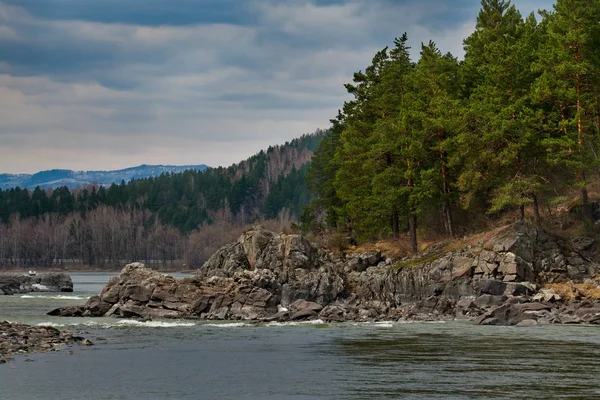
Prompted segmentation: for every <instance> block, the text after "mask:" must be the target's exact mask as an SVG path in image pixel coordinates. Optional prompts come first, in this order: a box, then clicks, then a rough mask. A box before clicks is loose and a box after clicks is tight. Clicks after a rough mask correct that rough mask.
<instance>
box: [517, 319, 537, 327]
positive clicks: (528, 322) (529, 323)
mask: <svg viewBox="0 0 600 400" xmlns="http://www.w3.org/2000/svg"><path fill="white" fill-rule="evenodd" d="M537 324H538V322H537V321H536V320H535V319H524V320H523V321H521V322H519V323H518V324H517V326H536V325H537Z"/></svg>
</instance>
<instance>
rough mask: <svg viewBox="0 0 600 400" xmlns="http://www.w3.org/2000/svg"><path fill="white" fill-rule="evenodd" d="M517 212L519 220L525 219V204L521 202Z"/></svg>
mask: <svg viewBox="0 0 600 400" xmlns="http://www.w3.org/2000/svg"><path fill="white" fill-rule="evenodd" d="M519 214H520V219H521V222H523V221H525V206H524V205H523V204H521V205H520V206H519Z"/></svg>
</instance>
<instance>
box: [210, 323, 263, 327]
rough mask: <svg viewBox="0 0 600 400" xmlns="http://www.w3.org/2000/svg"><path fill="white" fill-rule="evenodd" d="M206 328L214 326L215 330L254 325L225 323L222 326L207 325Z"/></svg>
mask: <svg viewBox="0 0 600 400" xmlns="http://www.w3.org/2000/svg"><path fill="white" fill-rule="evenodd" d="M205 326H212V327H214V328H241V327H244V326H254V325H253V324H247V323H245V322H224V323H222V324H206V325H205Z"/></svg>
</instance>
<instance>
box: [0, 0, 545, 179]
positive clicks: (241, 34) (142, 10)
mask: <svg viewBox="0 0 600 400" xmlns="http://www.w3.org/2000/svg"><path fill="white" fill-rule="evenodd" d="M553 3H554V1H553V0H514V4H515V5H516V6H517V7H518V8H519V10H520V11H521V12H522V13H523V14H524V15H526V14H529V13H530V12H532V11H537V10H538V9H551V8H552V5H553ZM479 8H480V2H479V0H452V1H450V0H0V173H33V172H36V171H40V170H45V169H53V168H65V169H74V170H109V169H120V168H125V167H131V166H135V165H139V164H171V165H191V164H207V165H210V166H219V165H221V166H228V165H231V164H233V163H236V162H239V161H241V160H243V159H245V158H247V157H249V156H251V155H253V154H255V153H257V152H258V151H260V150H261V149H266V148H268V146H269V145H275V144H283V143H284V142H286V141H289V140H291V139H293V138H296V137H299V136H301V135H302V134H305V133H312V132H314V131H315V130H317V129H319V128H321V129H326V128H328V126H329V119H331V118H333V117H335V116H336V115H337V110H338V109H340V108H341V107H342V105H343V103H344V101H346V100H349V96H348V94H347V93H346V91H345V89H344V86H343V85H344V83H347V82H350V81H351V80H352V74H353V73H354V72H355V71H358V70H363V69H364V68H365V67H366V66H368V65H369V64H370V62H371V59H372V57H373V55H374V54H375V52H376V51H377V50H380V49H381V48H383V47H385V46H388V45H391V44H392V42H393V39H394V38H395V37H399V36H401V35H402V33H404V32H407V34H408V38H409V45H410V46H411V47H412V50H411V52H412V55H413V58H414V59H415V61H416V60H417V58H418V50H419V47H420V44H421V42H428V41H429V40H433V41H435V42H436V43H437V45H438V47H439V48H440V49H441V50H442V51H444V52H447V51H449V52H452V53H453V54H454V55H455V56H458V57H461V56H462V54H463V50H462V40H463V39H464V38H465V37H467V36H468V35H469V34H470V33H471V32H472V31H473V30H474V27H475V21H476V16H477V13H478V11H479Z"/></svg>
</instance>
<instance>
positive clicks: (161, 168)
mask: <svg viewBox="0 0 600 400" xmlns="http://www.w3.org/2000/svg"><path fill="white" fill-rule="evenodd" d="M207 168H208V166H206V165H204V164H200V165H146V164H143V165H140V166H137V167H131V168H125V169H119V170H114V171H72V170H69V169H51V170H49V171H40V172H37V173H35V174H33V175H29V174H0V189H10V188H14V187H17V186H19V187H21V188H26V189H35V187H36V186H39V187H41V188H43V189H48V188H57V187H60V186H67V187H69V188H75V187H80V186H85V185H89V184H97V185H100V186H110V185H111V184H113V183H120V182H121V181H123V180H124V181H125V182H129V181H131V180H132V179H141V178H149V177H155V176H160V175H161V174H163V173H179V172H183V171H186V170H196V171H204V170H205V169H207Z"/></svg>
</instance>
